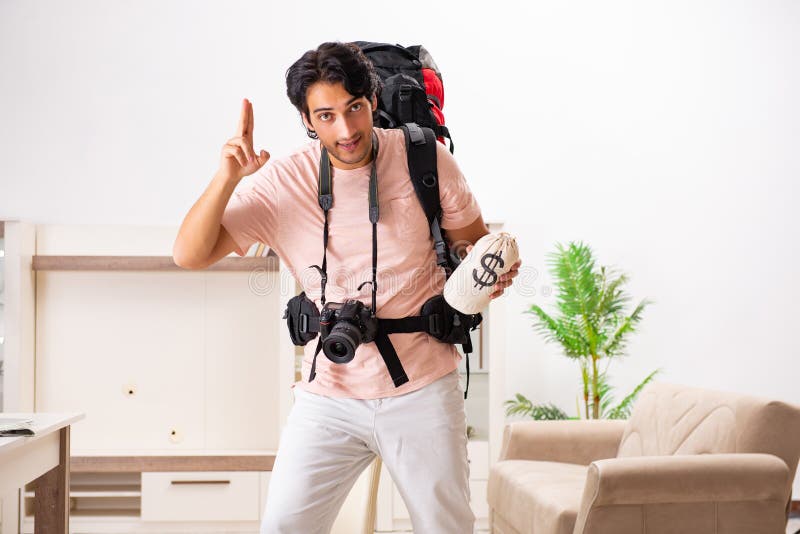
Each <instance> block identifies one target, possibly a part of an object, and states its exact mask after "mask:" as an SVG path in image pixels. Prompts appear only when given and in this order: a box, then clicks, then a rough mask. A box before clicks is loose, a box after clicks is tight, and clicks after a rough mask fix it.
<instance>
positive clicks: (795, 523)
mask: <svg viewBox="0 0 800 534" xmlns="http://www.w3.org/2000/svg"><path fill="white" fill-rule="evenodd" d="M797 532H800V516H798V517H792V518H790V519H789V523H787V524H786V534H795V533H797Z"/></svg>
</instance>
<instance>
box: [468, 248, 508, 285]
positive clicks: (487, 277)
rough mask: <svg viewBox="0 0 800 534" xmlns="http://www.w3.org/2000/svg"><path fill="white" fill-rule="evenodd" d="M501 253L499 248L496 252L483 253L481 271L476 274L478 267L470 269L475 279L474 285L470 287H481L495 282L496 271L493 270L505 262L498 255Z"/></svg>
mask: <svg viewBox="0 0 800 534" xmlns="http://www.w3.org/2000/svg"><path fill="white" fill-rule="evenodd" d="M502 255H503V251H502V250H501V251H500V252H498V253H497V254H484V255H483V257H482V258H481V265H482V266H483V272H482V273H481V275H480V276H478V269H472V279H473V280H475V285H474V286H472V287H478V286H479V285H480V286H481V289H483V288H484V287H487V286H493V285H494V284H495V282H497V273H496V272H494V270H495V269H496V268H497V267H501V268H502V267H503V265H505V264H506V262H504V261H503V258H501V257H500V256H502Z"/></svg>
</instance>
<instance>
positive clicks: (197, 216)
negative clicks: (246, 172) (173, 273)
mask: <svg viewBox="0 0 800 534" xmlns="http://www.w3.org/2000/svg"><path fill="white" fill-rule="evenodd" d="M237 182H238V180H232V179H230V178H227V177H226V176H224V175H222V174H219V173H218V174H217V175H216V176H214V179H213V180H211V183H210V184H209V186H208V187H207V188H206V190H205V192H204V193H203V194H202V195H201V196H200V198H199V199H198V200H197V202H195V203H194V206H192V209H190V210H189V213H188V214H187V215H186V217H185V218H184V220H183V223H182V224H181V228H180V230H179V231H178V236H177V238H176V239H175V244H174V245H173V247H172V259H173V261H174V262H175V264H176V265H178V266H180V267H183V268H185V269H205V268H206V267H208V266H209V265H212V264H214V263H216V262H217V261H219V260H220V259H222V258H224V257H225V256H227V255H228V254H230V253H231V252H233V251H234V250H236V248H237V245H236V242H235V241H234V240H233V237H231V235H230V234H229V233H228V231H227V230H226V229H225V227H224V226H222V223H221V221H222V214H223V212H224V211H225V206H227V204H228V201H229V200H230V198H231V195H232V194H233V190H234V189H235V188H236V184H237Z"/></svg>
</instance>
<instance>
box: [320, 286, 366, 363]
mask: <svg viewBox="0 0 800 534" xmlns="http://www.w3.org/2000/svg"><path fill="white" fill-rule="evenodd" d="M377 332H378V319H377V318H376V317H374V316H373V315H372V310H371V309H370V308H369V306H365V305H364V303H363V302H361V301H358V300H352V299H348V300H345V301H344V302H328V303H326V304H325V306H324V307H323V308H322V311H321V312H320V315H319V333H320V338H321V339H322V351H323V352H324V353H325V356H327V358H328V359H329V360H330V361H332V362H334V363H347V362H349V361H350V360H352V359H353V358H354V357H355V354H356V349H357V348H358V346H359V345H360V344H361V343H369V342H370V341H374V340H375V335H376V334H377Z"/></svg>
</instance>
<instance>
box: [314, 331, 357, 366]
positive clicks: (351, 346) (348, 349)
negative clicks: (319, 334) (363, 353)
mask: <svg viewBox="0 0 800 534" xmlns="http://www.w3.org/2000/svg"><path fill="white" fill-rule="evenodd" d="M360 344H361V332H360V331H359V329H358V327H357V326H355V325H353V324H351V323H348V322H339V323H336V324H335V325H334V326H333V329H332V330H331V333H330V334H328V336H327V337H326V338H325V339H324V340H323V341H322V352H324V353H325V356H327V357H328V359H329V360H330V361H332V362H333V363H347V362H349V361H350V360H352V359H353V358H354V357H355V355H356V348H358V346H359V345H360Z"/></svg>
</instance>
